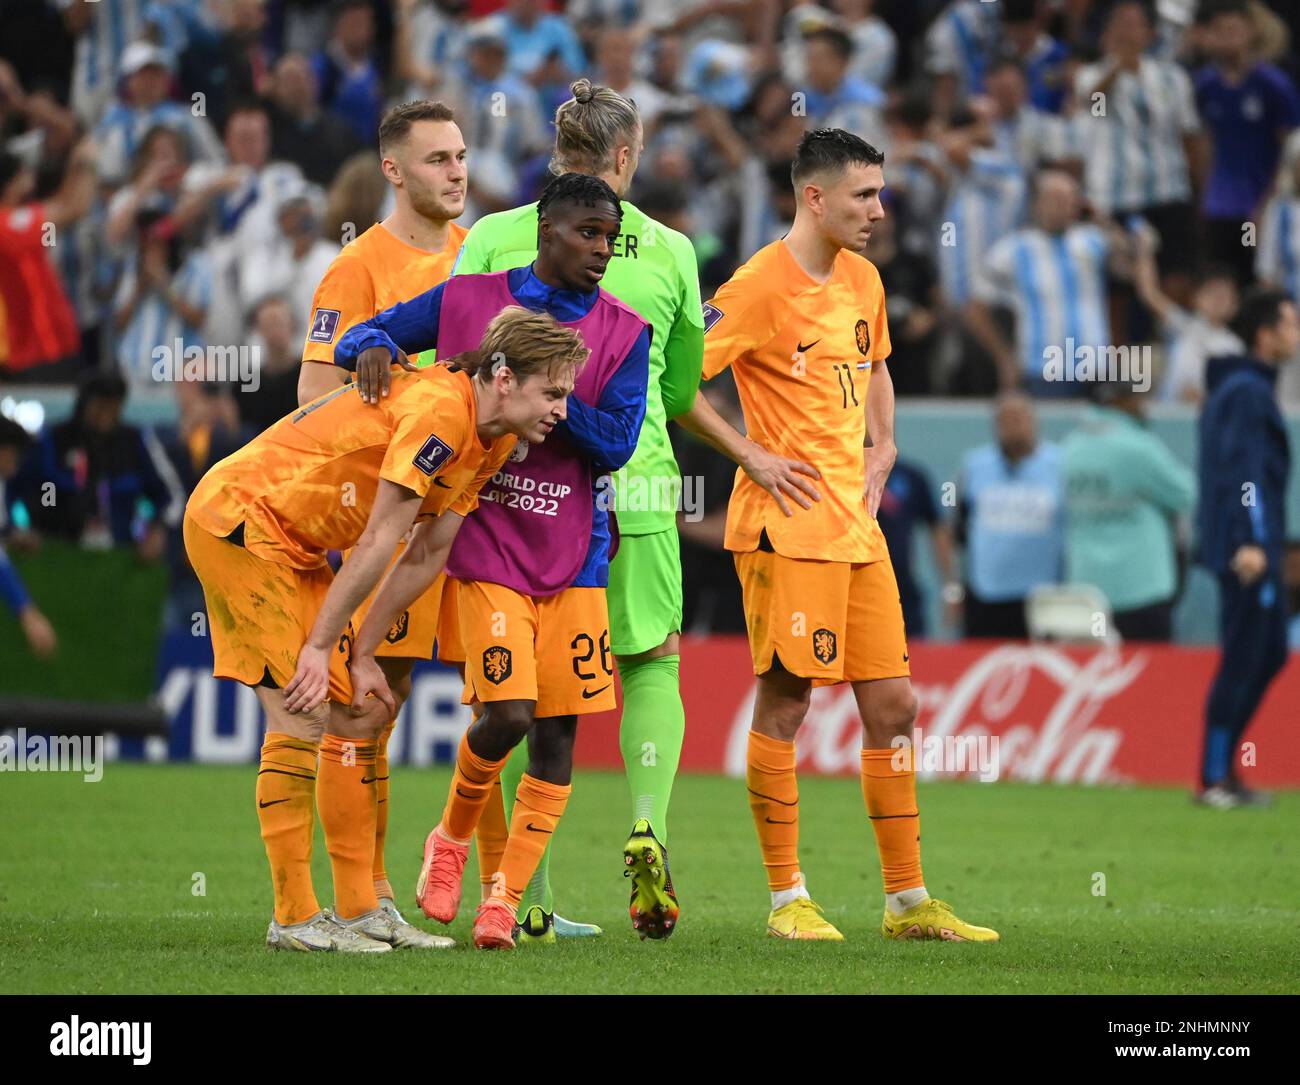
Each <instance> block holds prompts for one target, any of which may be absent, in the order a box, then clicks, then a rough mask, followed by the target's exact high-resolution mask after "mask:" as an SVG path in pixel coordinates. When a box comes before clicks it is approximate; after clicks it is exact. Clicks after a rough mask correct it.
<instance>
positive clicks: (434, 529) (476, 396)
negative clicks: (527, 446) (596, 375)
mask: <svg viewBox="0 0 1300 1085" xmlns="http://www.w3.org/2000/svg"><path fill="white" fill-rule="evenodd" d="M586 357H587V350H586V348H585V347H584V346H583V345H582V339H581V337H580V336H579V335H578V333H577V332H575V331H573V330H572V329H569V328H566V327H563V326H561V325H559V324H557V323H556V321H555V320H554V319H553V318H552V317H551V316H549V315H547V314H544V313H532V312H529V311H527V310H525V309H522V308H519V307H517V306H511V307H508V308H506V309H503V310H502V311H501V312H500V313H499V314H498V315H497V316H496V317H494V318H493V320H492V321H491V323H489V324H488V326H487V329H486V330H485V332H484V334H483V336H482V339H481V342H480V344H479V347H478V350H476V351H470V352H468V353H466V354H463V355H458V356H457V358H456V359H453V361H456V362H457V363H458V364H459V365H460V366H461V368H457V369H453V368H448V367H447V366H441V365H439V366H434V367H430V368H428V369H425V370H422V371H420V372H418V373H407V372H401V373H399V374H397V375H396V376H394V378H393V386H392V394H391V395H390V396H388V397H387V398H386V399H385V400H384V402H383V403H382V404H381V405H379V406H369V405H366V404H363V403H362V402H361V399H360V396H359V395H358V393H357V391H356V389H355V388H353V387H351V386H348V387H340V388H339V389H337V390H336V391H334V392H331V393H329V394H327V395H324V396H321V397H320V398H319V399H316V400H313V401H312V402H311V403H310V404H308V405H307V406H306V407H304V408H302V409H301V410H298V411H295V412H294V413H293V414H290V415H286V416H285V417H284V418H282V419H281V420H280V421H279V422H277V423H276V424H275V425H273V426H271V427H270V428H269V429H267V430H266V431H265V432H263V433H262V434H261V435H260V436H258V437H256V438H254V439H253V440H252V441H251V442H249V443H248V444H247V445H245V446H244V447H243V448H242V449H240V450H239V451H238V452H236V453H234V454H233V455H231V456H228V457H227V458H226V459H224V460H222V461H221V462H220V463H218V464H216V465H215V466H214V467H213V468H212V469H211V470H210V471H208V473H207V474H206V475H204V477H203V478H202V480H200V482H199V484H198V486H197V487H195V490H194V493H193V494H192V495H191V497H190V500H189V503H188V504H187V506H186V509H185V525H184V534H185V549H186V552H187V553H188V555H189V559H190V564H191V565H192V566H193V567H194V571H195V573H196V575H197V576H198V578H199V581H200V583H201V584H202V585H203V594H204V597H205V599H206V601H207V611H208V618H209V623H210V628H211V634H212V650H213V657H214V666H213V673H214V674H215V675H216V676H217V677H218V678H232V679H235V680H236V681H239V682H243V683H244V684H245V685H248V686H250V687H252V688H253V689H254V691H255V692H256V694H257V698H258V700H259V701H260V702H261V705H262V708H263V710H264V711H265V713H266V718H267V734H266V739H265V741H264V743H263V745H262V760H261V767H260V769H259V772H258V777H257V816H258V821H259V823H260V824H261V828H262V839H263V841H264V842H265V845H266V853H267V858H268V860H269V862H270V866H271V881H272V885H273V887H274V893H275V916H274V918H273V920H272V922H271V925H270V928H269V929H268V931H267V944H268V945H270V946H271V947H273V948H276V949H293V950H334V951H343V952H372V951H375V950H387V949H388V948H390V946H416V947H420V948H441V947H444V946H447V945H450V944H451V942H450V940H449V939H445V938H439V937H435V936H432V935H429V934H427V933H426V932H424V931H420V930H418V929H417V928H415V927H413V926H411V925H410V924H407V923H404V922H398V921H396V920H394V919H393V918H392V916H391V915H390V914H389V913H388V912H387V911H386V910H384V909H383V908H381V907H380V905H379V901H378V898H377V896H376V893H375V886H374V881H373V878H372V855H373V847H374V837H375V819H376V817H377V813H378V795H377V792H376V788H375V786H374V784H375V783H376V781H375V776H376V771H375V758H376V741H377V739H378V737H379V735H380V733H381V732H382V730H383V729H384V727H385V726H386V725H387V724H388V722H389V721H390V720H391V719H392V717H393V711H394V707H395V706H394V704H393V702H392V698H391V696H388V695H386V693H385V694H381V698H380V699H379V700H370V701H363V702H360V703H358V704H357V705H355V706H353V705H352V685H351V681H350V679H349V676H348V674H347V672H346V670H345V667H346V666H347V665H348V664H349V662H350V660H349V659H348V658H347V657H348V656H349V655H350V646H351V642H352V633H351V627H350V624H349V618H350V617H351V616H352V615H353V614H354V613H356V610H357V607H358V606H359V605H360V603H361V601H362V600H363V599H364V598H365V597H366V596H367V595H368V594H369V593H370V592H371V591H372V590H373V589H374V587H375V585H376V584H377V583H378V582H379V579H380V577H381V576H383V575H384V572H385V570H386V569H387V568H388V567H389V565H390V564H392V555H393V550H394V548H395V546H396V545H397V541H398V539H400V538H401V537H402V536H403V535H404V534H406V533H407V532H408V530H409V531H410V532H411V534H410V542H409V545H408V546H407V547H406V549H405V551H404V552H403V554H402V556H401V558H399V559H398V561H397V563H396V565H394V566H393V574H392V575H393V577H394V578H399V579H400V578H401V577H404V576H408V575H411V571H412V570H416V571H418V573H419V575H422V576H423V575H425V574H426V573H427V575H428V578H430V579H431V578H432V577H433V576H435V575H436V574H437V573H438V572H439V571H440V570H441V569H442V567H443V566H444V564H445V562H446V558H447V554H448V552H449V550H450V548H451V544H452V542H453V541H454V539H455V537H456V532H457V531H458V529H459V527H460V524H461V522H462V521H463V519H464V518H465V516H467V515H468V514H469V513H470V512H472V511H473V510H474V509H475V508H476V507H477V504H478V493H479V490H480V488H481V487H482V486H483V484H484V482H486V480H487V479H489V478H491V477H492V475H493V474H494V473H495V472H496V471H498V470H499V469H500V467H501V465H502V464H503V463H504V462H505V460H506V458H507V457H508V456H509V455H510V453H511V452H512V451H513V449H514V447H515V443H516V438H523V439H525V440H527V441H530V442H532V443H538V442H541V441H544V440H545V439H546V436H547V435H548V434H549V433H550V431H551V429H553V428H554V426H555V425H556V424H558V423H559V422H560V421H562V420H563V419H564V418H565V417H566V413H567V412H566V406H567V403H566V401H567V397H568V394H569V392H570V391H571V390H572V388H573V383H574V380H575V377H576V374H577V371H578V367H579V366H580V365H581V364H582V363H583V362H584V361H585V360H586ZM348 547H352V548H354V549H353V550H352V553H351V556H350V557H349V559H348V560H347V561H346V562H344V564H343V568H342V569H341V570H340V572H339V574H338V576H337V577H335V576H334V574H333V573H332V572H331V571H330V567H329V565H328V564H327V563H326V553H327V551H329V550H332V549H345V548H348ZM318 764H319V770H318ZM313 798H315V799H316V805H318V807H319V809H320V815H321V823H322V825H323V826H324V829H325V840H326V844H327V846H328V849H329V854H330V863H331V867H332V869H333V873H334V908H333V910H332V911H331V912H329V913H327V912H325V911H323V910H322V909H321V907H320V905H319V904H318V903H317V899H316V894H315V891H314V889H313V887H312V880H311V848H312V836H313V815H312V807H313Z"/></svg>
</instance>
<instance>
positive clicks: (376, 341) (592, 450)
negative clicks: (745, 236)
mask: <svg viewBox="0 0 1300 1085" xmlns="http://www.w3.org/2000/svg"><path fill="white" fill-rule="evenodd" d="M506 283H507V285H508V286H509V288H510V293H511V295H512V296H513V297H514V299H515V300H516V301H517V302H518V303H519V304H520V305H522V306H523V307H524V308H526V309H531V310H533V311H534V312H544V313H549V314H550V315H551V316H553V317H555V319H556V320H558V321H561V322H565V323H571V322H573V321H577V320H581V319H582V318H583V317H584V316H586V315H587V314H588V313H589V312H591V309H592V306H594V305H595V304H596V299H597V297H598V296H599V291H598V290H592V291H590V292H589V293H584V292H582V291H578V290H563V289H560V288H558V287H553V286H548V285H547V284H546V283H544V282H542V281H541V280H540V279H539V278H538V277H537V275H536V273H535V272H534V270H533V265H531V264H530V265H528V266H526V267H518V268H514V269H512V270H511V271H509V272H507V277H506ZM445 285H446V284H445V283H439V284H438V285H437V286H435V287H433V288H432V289H431V290H426V291H425V292H424V293H423V294H420V295H418V296H417V297H414V298H412V299H411V300H410V301H405V302H399V303H398V304H396V305H394V306H392V307H391V308H389V309H385V310H384V311H383V312H382V313H379V314H378V315H377V316H373V317H371V318H370V319H369V320H366V321H362V322H361V323H360V324H356V325H354V326H353V327H351V328H349V329H348V331H347V332H345V333H344V335H343V336H342V338H341V339H340V340H339V342H338V346H336V347H335V348H334V364H335V365H339V366H343V367H344V368H345V369H348V370H350V371H353V372H355V370H356V367H357V358H358V356H359V355H360V354H361V352H362V351H364V350H368V349H369V348H371V347H383V348H384V349H386V350H387V351H388V353H389V356H390V357H391V358H394V359H396V357H397V351H398V349H401V350H403V351H405V352H406V353H407V354H417V353H420V352H422V351H426V350H431V349H433V348H434V347H436V346H437V344H438V328H439V323H438V321H439V316H440V314H441V312H442V293H443V288H444V287H445ZM650 335H651V330H650V328H649V327H648V326H647V327H646V328H644V329H642V331H641V334H640V335H639V336H637V338H636V341H635V342H634V343H633V344H632V347H631V349H630V350H629V351H628V352H627V354H626V355H625V356H624V358H623V361H622V362H620V363H619V366H618V368H617V369H616V370H615V371H614V372H613V373H612V374H611V375H610V377H609V379H608V380H607V381H606V382H605V387H604V388H603V389H601V394H600V401H599V402H598V403H596V404H594V405H592V404H589V403H586V402H584V401H583V400H581V399H579V398H578V397H577V396H576V395H571V396H570V397H569V402H568V417H567V418H566V419H565V420H564V421H563V422H561V423H560V425H559V426H557V427H556V433H557V434H561V435H563V436H564V437H565V439H567V440H568V441H569V443H570V444H572V445H573V447H574V448H575V449H577V450H578V451H579V452H581V453H582V454H583V455H585V456H586V457H587V458H588V459H589V460H591V462H592V465H593V467H594V468H595V471H594V474H595V475H600V474H603V473H605V472H607V471H616V470H618V469H619V468H620V467H623V466H624V465H626V464H627V462H628V461H629V460H630V459H631V458H632V453H633V452H635V451H636V445H637V441H638V440H639V438H640V436H641V424H642V422H643V421H644V420H645V406H646V384H647V382H648V381H649V378H650ZM597 492H598V491H597ZM603 504H604V502H601V501H599V500H595V501H593V503H592V541H591V546H590V548H589V549H588V551H587V559H586V561H585V562H584V563H583V568H582V570H581V572H580V573H579V574H578V578H577V579H576V580H575V581H574V586H575V587H593V586H604V585H605V584H606V583H607V582H608V577H609V543H610V531H609V517H608V514H607V512H606V510H605V509H604V508H602V505H603Z"/></svg>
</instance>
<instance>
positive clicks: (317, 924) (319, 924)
mask: <svg viewBox="0 0 1300 1085" xmlns="http://www.w3.org/2000/svg"><path fill="white" fill-rule="evenodd" d="M266 944H267V945H268V946H270V947H271V948H272V949H292V950H297V951H298V952H300V953H388V952H391V951H392V948H393V947H392V946H390V945H388V944H387V943H386V942H380V941H376V940H375V939H373V938H367V937H366V936H365V935H364V934H362V933H360V932H359V931H355V930H351V929H350V928H348V927H345V926H343V925H342V924H341V923H337V922H335V920H334V919H333V918H332V917H331V916H330V915H328V914H327V913H325V912H317V913H316V914H315V915H314V916H312V917H311V918H310V919H308V920H305V921H304V922H302V923H291V924H289V925H287V926H282V925H281V924H279V923H277V922H276V921H275V920H274V919H272V920H271V925H270V926H269V927H267V928H266Z"/></svg>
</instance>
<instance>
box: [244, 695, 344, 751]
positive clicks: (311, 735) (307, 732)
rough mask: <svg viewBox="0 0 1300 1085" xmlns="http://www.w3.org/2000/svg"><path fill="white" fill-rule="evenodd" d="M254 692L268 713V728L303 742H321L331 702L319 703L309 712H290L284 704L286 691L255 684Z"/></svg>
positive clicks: (264, 710)
mask: <svg viewBox="0 0 1300 1085" xmlns="http://www.w3.org/2000/svg"><path fill="white" fill-rule="evenodd" d="M253 689H254V692H255V693H256V694H257V699H258V701H259V702H260V703H261V705H262V711H263V712H264V713H265V714H266V729H267V731H274V732H277V733H279V734H282V735H289V736H290V737H291V738H296V739H300V740H301V741H303V742H317V743H318V742H320V740H321V739H322V738H323V737H324V735H325V725H326V723H328V722H329V712H330V710H329V702H328V701H325V702H322V703H321V704H318V705H317V706H316V707H315V708H313V709H311V710H310V711H308V712H290V711H289V710H288V709H287V708H285V706H284V691H283V690H281V689H275V688H272V687H269V686H254V687H253Z"/></svg>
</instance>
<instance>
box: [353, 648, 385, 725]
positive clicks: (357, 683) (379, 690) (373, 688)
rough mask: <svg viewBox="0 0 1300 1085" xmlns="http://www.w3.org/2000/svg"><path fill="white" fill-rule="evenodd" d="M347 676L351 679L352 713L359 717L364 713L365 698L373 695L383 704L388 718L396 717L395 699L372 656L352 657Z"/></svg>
mask: <svg viewBox="0 0 1300 1085" xmlns="http://www.w3.org/2000/svg"><path fill="white" fill-rule="evenodd" d="M348 674H349V675H350V676H351V678H352V711H353V712H354V713H356V714H358V715H360V714H361V713H362V712H364V711H365V710H366V697H367V696H371V695H373V696H374V697H375V698H376V699H377V700H379V701H382V702H383V704H384V707H385V708H387V709H388V714H389V716H390V717H391V716H393V715H396V713H397V699H396V698H395V697H394V696H393V691H392V690H391V689H390V688H389V686H388V679H387V678H386V677H385V676H384V671H383V668H382V667H380V666H379V664H378V663H377V662H376V661H375V657H374V656H363V655H353V657H352V662H351V664H349V666H348Z"/></svg>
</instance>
